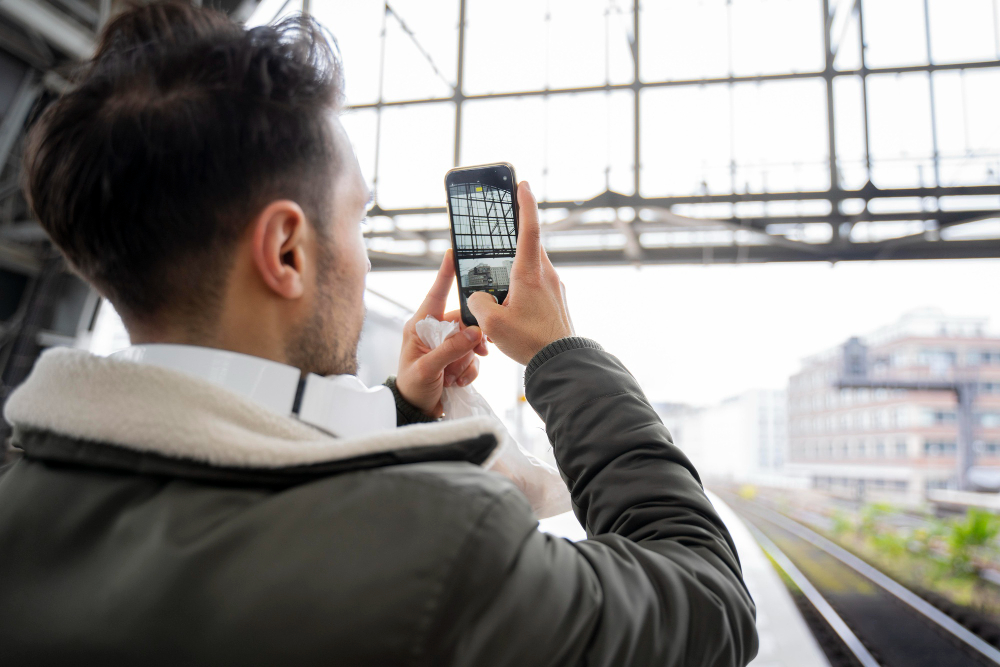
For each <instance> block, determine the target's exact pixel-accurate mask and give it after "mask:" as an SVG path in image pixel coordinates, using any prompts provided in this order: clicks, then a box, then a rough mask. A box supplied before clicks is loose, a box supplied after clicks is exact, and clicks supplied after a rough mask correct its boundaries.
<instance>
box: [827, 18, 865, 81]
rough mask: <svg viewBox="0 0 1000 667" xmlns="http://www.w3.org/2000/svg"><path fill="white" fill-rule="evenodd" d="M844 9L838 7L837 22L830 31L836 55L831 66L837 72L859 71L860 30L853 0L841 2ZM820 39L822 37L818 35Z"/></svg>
mask: <svg viewBox="0 0 1000 667" xmlns="http://www.w3.org/2000/svg"><path fill="white" fill-rule="evenodd" d="M840 4H841V5H842V6H843V7H844V9H840V7H838V13H837V21H836V22H834V24H833V29H832V30H831V34H832V36H833V37H832V39H833V47H834V49H836V50H835V53H836V55H835V56H834V59H833V66H834V67H835V68H836V69H838V70H841V71H843V70H855V69H861V29H860V26H859V21H858V12H857V11H855V10H854V0H842V1H841V3H840ZM820 39H822V35H820Z"/></svg>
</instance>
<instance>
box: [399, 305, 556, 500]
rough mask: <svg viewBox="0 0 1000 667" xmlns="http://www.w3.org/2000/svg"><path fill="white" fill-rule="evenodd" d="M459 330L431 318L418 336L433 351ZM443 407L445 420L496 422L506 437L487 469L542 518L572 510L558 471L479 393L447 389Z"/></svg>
mask: <svg viewBox="0 0 1000 667" xmlns="http://www.w3.org/2000/svg"><path fill="white" fill-rule="evenodd" d="M458 330H459V326H458V323H457V322H439V321H438V320H437V319H436V318H434V317H433V316H431V315H428V316H427V317H426V318H424V319H423V320H421V321H420V322H417V335H418V336H420V340H422V341H423V342H424V345H426V346H427V347H429V348H431V349H432V350H433V349H434V348H436V347H437V346H438V345H440V344H441V343H443V342H444V341H445V340H446V339H447V338H449V337H451V336H452V335H454V334H455V333H457V332H458ZM441 404H442V405H443V406H444V418H445V419H460V418H462V417H472V416H475V415H488V416H489V417H492V418H493V419H494V420H496V422H497V425H498V426H499V427H500V430H501V432H502V434H503V437H502V439H501V441H500V443H499V444H498V445H497V450H496V451H495V452H494V455H493V456H492V457H491V459H490V461H488V462H487V463H486V464H485V466H484V467H486V468H487V469H489V470H493V471H495V472H498V473H500V474H501V475H503V476H504V477H506V478H507V479H509V480H510V481H512V482H514V484H516V485H517V486H518V488H520V489H521V491H522V492H524V495H525V496H527V497H528V501H529V502H530V503H531V507H532V509H534V510H535V515H536V516H537V517H538V518H539V519H545V518H548V517H550V516H555V515H557V514H563V513H565V512H569V511H570V509H571V507H570V500H569V489H567V488H566V484H565V482H563V480H562V478H561V477H560V476H559V472H558V471H556V469H555V468H553V467H552V466H550V465H548V464H547V463H545V462H544V461H539V460H538V459H536V458H535V457H534V456H532V455H531V454H529V453H528V452H526V451H525V450H524V448H523V447H521V445H519V444H518V443H517V441H515V440H514V438H513V437H511V435H510V433H508V432H507V428H506V427H505V426H504V425H503V423H502V422H501V421H500V420H499V419H498V418H497V416H496V414H495V413H494V412H493V410H492V408H490V404H489V403H487V402H486V399H485V398H483V397H482V396H481V395H480V394H479V392H478V391H476V390H475V389H473V388H472V387H471V386H468V387H459V386H457V385H456V386H453V387H445V388H444V392H443V393H442V395H441Z"/></svg>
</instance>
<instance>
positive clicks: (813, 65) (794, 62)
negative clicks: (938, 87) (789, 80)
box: [732, 0, 823, 76]
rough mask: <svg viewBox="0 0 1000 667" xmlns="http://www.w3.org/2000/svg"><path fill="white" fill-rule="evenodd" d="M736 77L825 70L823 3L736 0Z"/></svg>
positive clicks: (734, 12) (734, 20)
mask: <svg viewBox="0 0 1000 667" xmlns="http://www.w3.org/2000/svg"><path fill="white" fill-rule="evenodd" d="M732 13H733V18H732V25H733V74H735V75H737V76H740V75H754V74H772V73H778V72H817V71H820V70H822V69H823V11H822V5H821V3H820V1H819V0H732Z"/></svg>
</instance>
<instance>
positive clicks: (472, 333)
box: [462, 297, 496, 343]
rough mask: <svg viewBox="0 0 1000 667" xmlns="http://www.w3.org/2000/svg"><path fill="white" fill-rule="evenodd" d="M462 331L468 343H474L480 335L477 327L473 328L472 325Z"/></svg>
mask: <svg viewBox="0 0 1000 667" xmlns="http://www.w3.org/2000/svg"><path fill="white" fill-rule="evenodd" d="M493 298H494V299H495V298H496V297H493ZM462 333H464V334H465V337H466V338H468V339H469V342H470V343H474V342H476V341H477V340H479V338H480V335H481V334H480V333H479V329H473V328H472V327H469V328H468V329H466V330H465V331H463V332H462Z"/></svg>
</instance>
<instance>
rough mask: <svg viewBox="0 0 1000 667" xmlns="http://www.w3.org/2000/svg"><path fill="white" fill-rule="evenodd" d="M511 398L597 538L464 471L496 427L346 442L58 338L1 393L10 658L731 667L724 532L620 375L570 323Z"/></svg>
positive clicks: (734, 574) (737, 612)
mask: <svg viewBox="0 0 1000 667" xmlns="http://www.w3.org/2000/svg"><path fill="white" fill-rule="evenodd" d="M526 397H527V399H528V401H529V403H530V404H531V406H532V407H533V408H534V409H535V410H536V411H537V412H538V414H539V415H540V416H541V417H542V419H544V421H545V425H546V431H547V433H548V437H549V439H550V441H551V442H552V444H553V447H554V452H555V456H556V460H557V462H558V464H559V467H560V470H561V472H562V474H563V477H564V479H565V480H566V482H567V484H568V485H569V488H570V490H571V493H572V499H573V508H574V511H575V512H576V515H577V517H579V519H580V521H581V522H582V524H583V525H584V527H585V528H586V530H587V534H588V537H589V539H587V540H584V541H581V542H576V543H573V542H569V541H567V540H564V539H560V538H556V537H553V536H551V535H548V534H545V533H542V532H539V531H538V530H537V521H536V519H535V517H534V516H533V515H532V513H531V509H530V507H529V505H528V503H527V501H526V499H525V498H524V496H523V495H522V494H521V492H520V491H519V490H518V489H517V488H516V487H515V486H514V485H513V484H512V483H511V482H509V481H508V480H506V479H504V478H503V477H501V476H499V475H497V474H494V473H491V472H487V471H484V470H483V469H482V467H481V466H480V464H481V463H483V462H484V461H485V460H486V459H487V458H488V457H489V455H490V453H491V452H492V451H493V449H494V448H495V446H496V442H497V436H498V434H497V432H496V430H495V427H494V426H493V425H492V423H491V422H490V421H489V420H484V419H468V420H455V421H451V422H435V423H430V424H413V425H404V426H401V427H400V428H397V429H395V431H392V432H388V433H386V434H384V435H380V436H374V437H373V436H366V437H363V438H353V439H344V440H339V439H336V438H333V437H330V436H328V435H326V434H323V433H320V432H318V431H316V430H315V429H312V428H310V427H308V426H306V425H305V424H303V423H301V422H298V421H296V420H295V419H293V418H290V417H285V416H282V415H276V414H272V413H267V412H266V411H263V410H262V409H261V408H258V407H256V406H254V405H253V404H250V403H248V402H246V401H244V399H242V398H240V397H239V396H236V395H235V394H232V393H230V392H227V391H226V390H224V389H221V388H219V387H215V386H214V385H210V384H208V383H206V382H202V381H200V380H197V379H195V378H190V377H187V376H183V375H181V374H179V373H175V372H173V371H169V370H166V369H161V368H156V367H151V366H142V365H139V364H134V363H131V362H124V361H117V360H112V359H105V358H99V357H94V356H91V355H88V354H86V353H84V352H80V351H75V350H53V351H50V352H48V353H46V354H45V355H43V357H42V358H41V359H40V360H39V361H38V363H37V364H36V366H35V369H34V371H33V372H32V375H31V377H29V379H28V380H27V381H26V382H25V383H24V384H23V385H22V386H21V387H20V388H19V389H18V390H17V391H16V392H15V393H14V394H13V395H12V396H11V398H10V399H9V400H8V403H7V406H6V409H5V417H6V418H7V419H8V421H10V422H11V423H12V424H13V425H14V427H15V435H14V444H15V445H16V446H17V447H19V448H21V449H23V457H22V458H21V459H20V460H19V461H18V462H16V463H14V464H13V465H11V466H9V467H8V468H7V469H5V470H3V471H2V472H0V654H2V655H3V656H4V662H5V663H6V664H10V665H18V666H19V667H26V666H29V665H90V664H94V665H105V666H107V665H214V666H219V665H279V664H280V665H296V666H299V667H304V666H306V665H345V666H347V665H378V666H385V665H469V666H476V667H485V666H492V665H516V666H518V667H529V666H532V665H540V666H541V665H553V666H554V665H584V664H585V665H592V666H607V667H626V666H629V665H667V666H678V667H679V666H681V665H684V666H686V667H700V666H709V665H712V666H718V667H722V666H724V665H725V666H729V665H745V664H747V663H748V662H749V661H750V660H751V659H752V658H753V657H754V655H755V654H756V650H757V634H756V630H755V627H754V604H753V601H752V600H751V598H750V596H749V594H748V593H747V590H746V588H745V587H744V585H743V581H742V577H741V572H740V564H739V560H738V558H737V555H736V551H735V548H734V546H733V542H732V540H731V539H730V537H729V534H728V532H727V531H726V529H725V527H724V526H723V524H722V522H721V521H720V519H719V517H718V515H717V514H716V512H715V511H714V510H713V508H712V505H711V504H710V503H709V501H708V499H707V498H706V496H705V493H704V492H703V490H702V487H701V484H700V482H699V480H698V476H697V473H696V472H695V470H694V469H693V468H692V466H691V464H690V462H689V461H688V459H687V458H686V457H685V456H684V454H682V453H681V451H680V450H679V449H678V448H677V447H675V446H674V445H673V443H672V442H671V438H670V435H669V433H668V432H667V429H666V428H665V427H664V426H663V424H662V423H661V422H660V420H659V418H658V417H657V415H656V413H655V412H654V411H653V409H652V408H651V407H650V405H649V403H648V402H647V400H646V398H645V396H644V395H643V393H642V390H641V389H640V388H639V386H638V384H636V381H635V379H634V378H633V377H632V376H631V375H630V374H629V372H628V371H627V370H626V369H625V368H624V367H623V366H622V364H621V362H619V361H618V360H617V359H616V358H615V357H614V356H612V355H610V354H608V353H607V352H604V351H603V350H601V349H600V347H599V346H598V345H597V344H596V343H593V342H592V341H588V340H586V339H578V338H577V339H564V340H562V341H558V342H557V343H554V344H553V345H551V346H549V347H548V348H546V349H545V350H543V351H542V352H541V353H540V354H539V355H538V356H537V357H536V358H535V359H533V360H532V362H531V364H530V365H529V367H528V370H527V373H526Z"/></svg>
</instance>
